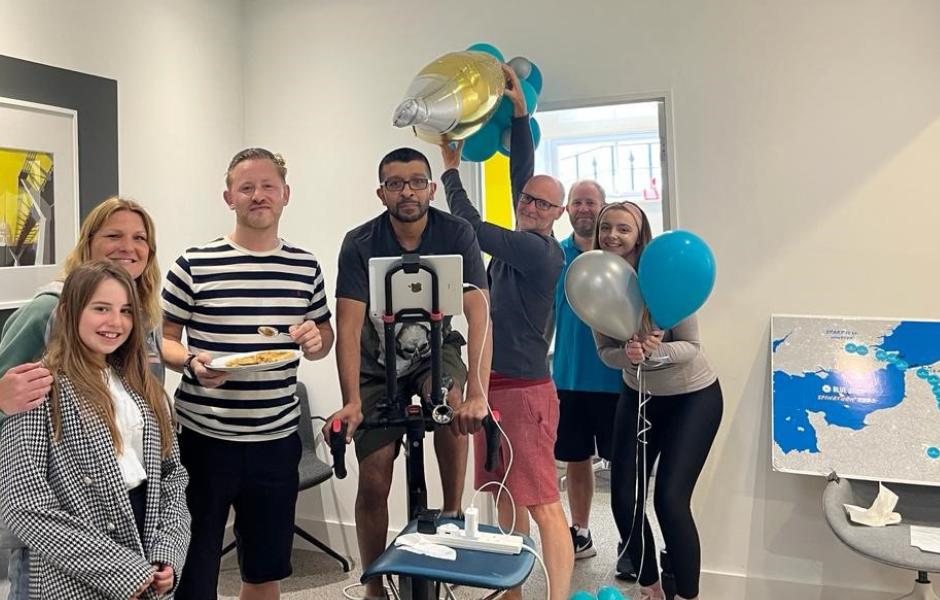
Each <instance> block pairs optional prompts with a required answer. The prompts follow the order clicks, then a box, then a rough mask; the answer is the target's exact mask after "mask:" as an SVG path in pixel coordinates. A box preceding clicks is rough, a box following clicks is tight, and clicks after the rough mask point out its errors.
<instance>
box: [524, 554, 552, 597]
mask: <svg viewBox="0 0 940 600" xmlns="http://www.w3.org/2000/svg"><path fill="white" fill-rule="evenodd" d="M522 549H523V550H526V551H528V552H531V553H532V554H533V555H535V558H536V559H538V561H539V564H540V565H542V573H545V600H551V598H552V583H551V579H550V578H549V576H548V568H547V567H546V566H545V562H544V561H543V560H542V557H541V556H539V553H538V552H536V551H535V550H534V549H532V548H530V547H529V546H527V545H525V544H522Z"/></svg>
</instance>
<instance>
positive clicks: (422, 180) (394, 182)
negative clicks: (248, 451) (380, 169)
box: [382, 177, 430, 192]
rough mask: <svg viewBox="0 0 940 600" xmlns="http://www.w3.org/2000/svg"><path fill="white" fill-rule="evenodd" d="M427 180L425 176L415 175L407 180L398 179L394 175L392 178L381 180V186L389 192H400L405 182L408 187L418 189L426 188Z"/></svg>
mask: <svg viewBox="0 0 940 600" xmlns="http://www.w3.org/2000/svg"><path fill="white" fill-rule="evenodd" d="M429 182H430V180H429V179H428V178H427V177H415V178H414V179H409V180H407V181H405V180H404V179H398V178H397V177H396V178H393V179H386V180H385V181H383V182H382V186H383V187H384V188H385V189H387V190H388V191H390V192H400V191H402V190H403V189H405V184H406V183H407V184H408V187H410V188H411V189H413V190H415V191H418V190H426V189H428V183H429Z"/></svg>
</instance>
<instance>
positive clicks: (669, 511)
mask: <svg viewBox="0 0 940 600" xmlns="http://www.w3.org/2000/svg"><path fill="white" fill-rule="evenodd" d="M651 240H652V234H651V231H650V225H649V221H648V220H647V218H646V215H645V214H644V213H643V211H642V209H640V207H639V206H637V205H636V204H634V203H632V202H619V203H612V204H608V205H607V206H605V207H604V209H603V210H601V212H600V214H599V215H598V219H597V229H596V231H595V236H594V244H595V248H596V249H600V250H604V251H606V252H611V253H613V254H616V255H619V256H620V257H622V258H623V260H625V261H627V262H628V263H629V264H630V266H631V267H633V269H634V270H636V269H637V268H638V267H639V265H640V257H641V256H642V254H643V252H644V250H645V249H646V247H647V245H649V244H650V242H651ZM646 266H647V265H644V267H646ZM640 271H641V273H643V275H644V276H646V275H647V272H645V270H644V269H643V268H640ZM657 275H659V276H669V274H663V273H660V274H657ZM640 287H641V288H642V283H641V286H640ZM647 302H649V299H647ZM654 314H655V311H654ZM635 317H636V318H635V322H637V323H638V327H637V329H638V331H637V332H636V333H635V334H634V335H632V336H630V339H625V340H618V339H614V338H612V337H608V336H607V335H604V334H603V333H600V332H598V331H597V330H596V328H595V331H594V339H595V341H596V343H597V351H598V354H599V355H600V357H601V360H602V361H603V362H604V363H605V364H607V365H608V366H610V367H614V368H619V369H623V375H624V381H625V382H626V384H627V385H626V386H625V387H624V390H623V392H622V393H621V396H620V402H619V404H618V406H617V415H616V423H615V427H614V442H613V446H614V447H613V452H612V458H611V486H612V489H611V505H612V509H613V514H614V519H615V521H616V522H617V527H618V529H619V530H620V536H621V539H623V540H627V548H626V550H627V552H628V553H629V555H630V558H631V559H632V561H633V565H634V566H635V567H636V568H637V569H638V570H639V571H638V572H639V583H640V599H641V600H661V599H663V598H665V597H666V596H665V592H664V591H663V586H662V583H661V582H660V580H659V570H658V568H657V564H656V548H655V544H654V541H653V535H652V531H651V529H650V526H649V523H648V522H647V520H646V518H645V506H646V502H645V500H646V497H647V486H648V483H649V478H650V473H651V471H652V468H653V464H654V463H655V461H656V459H657V457H658V458H659V467H658V470H657V474H656V488H655V497H654V499H653V502H654V506H655V508H656V517H657V519H658V521H659V525H660V528H661V529H662V533H663V539H664V540H665V542H666V546H667V547H668V548H669V557H670V559H671V563H672V570H673V573H674V576H675V583H676V593H677V596H676V597H677V598H680V599H683V600H697V599H698V594H699V575H700V570H701V548H700V544H699V537H698V531H697V529H696V527H695V521H694V520H693V519H692V511H691V499H692V491H693V490H694V488H695V483H696V481H697V480H698V477H699V474H700V473H701V472H702V467H703V466H704V464H705V459H706V458H707V457H708V452H709V450H710V449H711V445H712V442H713V441H714V439H715V434H716V433H717V431H718V426H719V424H720V423H721V414H722V395H721V387H720V385H719V383H718V376H717V375H716V373H715V371H714V370H713V369H712V367H711V364H710V363H709V361H708V359H707V357H706V356H705V354H704V352H703V351H702V345H701V342H700V341H699V332H698V321H697V320H696V317H695V315H694V314H691V315H687V316H685V317H684V318H683V319H682V320H681V321H678V322H677V323H664V324H662V325H665V326H666V327H664V328H663V329H660V326H658V325H657V324H655V323H654V321H653V317H652V316H651V315H650V311H649V310H646V309H642V312H640V314H637V315H636V316H635ZM637 482H638V483H639V485H636V484H637ZM641 532H642V533H641ZM618 550H621V551H622V548H620V549H618Z"/></svg>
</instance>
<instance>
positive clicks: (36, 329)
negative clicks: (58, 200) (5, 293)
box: [0, 196, 164, 600]
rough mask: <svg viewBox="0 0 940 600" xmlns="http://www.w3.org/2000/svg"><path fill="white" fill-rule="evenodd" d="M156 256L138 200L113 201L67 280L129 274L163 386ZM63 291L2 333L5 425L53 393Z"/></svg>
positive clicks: (56, 286)
mask: <svg viewBox="0 0 940 600" xmlns="http://www.w3.org/2000/svg"><path fill="white" fill-rule="evenodd" d="M156 256H157V246H156V232H155V230H154V226H153V220H152V219H151V218H150V215H148V214H147V211H146V210H144V208H143V207H142V206H141V205H140V204H138V203H136V202H134V201H133V200H129V199H127V198H123V197H120V196H114V197H112V198H109V199H107V200H105V201H104V202H102V203H101V204H99V205H98V206H96V207H95V208H94V209H93V210H92V211H91V213H90V214H89V215H88V217H87V218H86V219H85V221H84V223H83V224H82V229H81V232H80V233H79V237H78V243H77V245H76V246H75V248H74V249H73V250H72V252H71V253H70V254H69V256H68V257H67V258H66V260H65V269H64V272H63V276H62V279H64V278H65V277H66V276H67V275H68V274H69V273H71V272H72V271H73V270H74V269H75V268H76V267H78V266H80V265H82V264H84V263H86V262H88V261H89V260H92V259H100V258H109V259H111V260H113V261H115V262H117V263H119V264H120V265H121V266H122V267H124V268H125V269H126V270H127V272H128V274H129V275H130V276H131V278H132V279H133V280H134V282H135V287H136V290H137V294H138V297H139V298H140V302H141V307H142V312H143V315H144V322H145V325H144V328H145V329H146V332H147V333H146V336H145V337H146V343H147V353H148V359H149V363H150V368H151V370H152V372H153V373H154V375H155V376H156V377H157V379H158V380H159V381H160V382H161V383H162V381H163V378H164V368H163V363H162V360H161V355H160V346H161V336H160V334H159V327H160V320H161V316H162V310H161V308H160V296H159V292H160V282H161V275H160V267H159V265H158V264H157V260H156ZM61 290H62V281H61V280H60V281H54V282H52V283H50V284H49V285H47V286H45V287H43V288H40V289H39V290H38V291H37V292H36V296H35V297H34V298H33V299H32V300H31V301H30V302H29V303H27V304H26V305H25V306H23V307H22V308H20V309H19V310H17V311H16V312H15V313H13V315H12V316H11V317H10V319H9V320H8V321H7V323H6V325H5V326H4V328H3V332H2V334H0V426H2V423H3V420H4V419H5V418H6V417H7V416H9V415H13V414H16V413H19V412H22V411H25V410H29V409H31V408H35V407H37V406H39V404H41V403H42V402H43V400H44V399H45V397H46V394H47V393H48V392H49V389H50V386H51V385H52V376H51V374H50V373H49V371H48V369H46V368H45V367H43V366H42V365H41V364H40V363H39V362H37V361H38V360H39V357H40V356H42V354H43V352H44V351H45V349H46V343H47V338H48V332H49V330H50V325H51V323H50V321H51V320H52V316H53V314H54V312H55V308H56V305H57V303H58V301H59V293H60V292H61ZM0 458H2V457H0ZM5 542H6V543H5V544H4V545H6V546H8V547H10V546H12V548H13V549H12V554H11V556H10V568H9V577H10V595H9V600H26V598H28V597H29V593H28V585H29V555H28V550H27V549H26V548H24V547H22V544H19V543H18V541H16V540H6V541H5Z"/></svg>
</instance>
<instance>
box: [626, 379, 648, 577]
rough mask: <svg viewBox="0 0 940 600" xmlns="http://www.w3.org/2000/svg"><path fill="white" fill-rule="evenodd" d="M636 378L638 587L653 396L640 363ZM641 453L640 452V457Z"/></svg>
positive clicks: (643, 544) (643, 553)
mask: <svg viewBox="0 0 940 600" xmlns="http://www.w3.org/2000/svg"><path fill="white" fill-rule="evenodd" d="M636 379H637V387H638V388H639V390H638V391H639V399H640V405H639V407H638V410H637V416H636V453H635V460H636V474H637V476H636V480H635V482H634V486H633V502H634V504H633V505H634V507H636V509H639V508H640V507H642V511H643V512H642V513H641V514H640V564H639V568H638V569H637V571H636V573H637V581H636V585H637V586H638V587H640V576H641V575H642V573H643V562H644V561H645V560H646V536H645V535H643V532H644V529H645V527H646V505H647V502H648V501H649V482H648V481H647V485H646V486H645V487H644V489H643V498H642V502H643V503H642V504H640V500H641V498H640V482H641V481H646V480H645V479H641V477H642V478H645V477H646V467H647V453H646V447H647V444H648V440H647V436H646V434H647V432H648V431H649V430H650V429H651V428H652V425H651V423H650V422H649V420H648V419H647V418H646V404H647V403H648V402H649V401H650V400H651V399H652V398H653V395H652V394H650V393H649V392H648V391H647V389H646V375H645V374H644V372H643V365H642V363H641V364H639V365H637V368H636ZM641 454H642V459H641V458H640V455H641ZM641 467H642V470H641ZM633 523H636V519H635V518H634V520H633ZM633 532H634V530H633V526H632V525H631V527H630V534H629V535H627V540H626V542H624V545H623V552H622V553H621V554H620V555H618V556H617V560H618V561H619V560H620V556H622V555H623V553H626V552H627V548H629V546H630V540H631V539H632V538H633Z"/></svg>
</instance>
